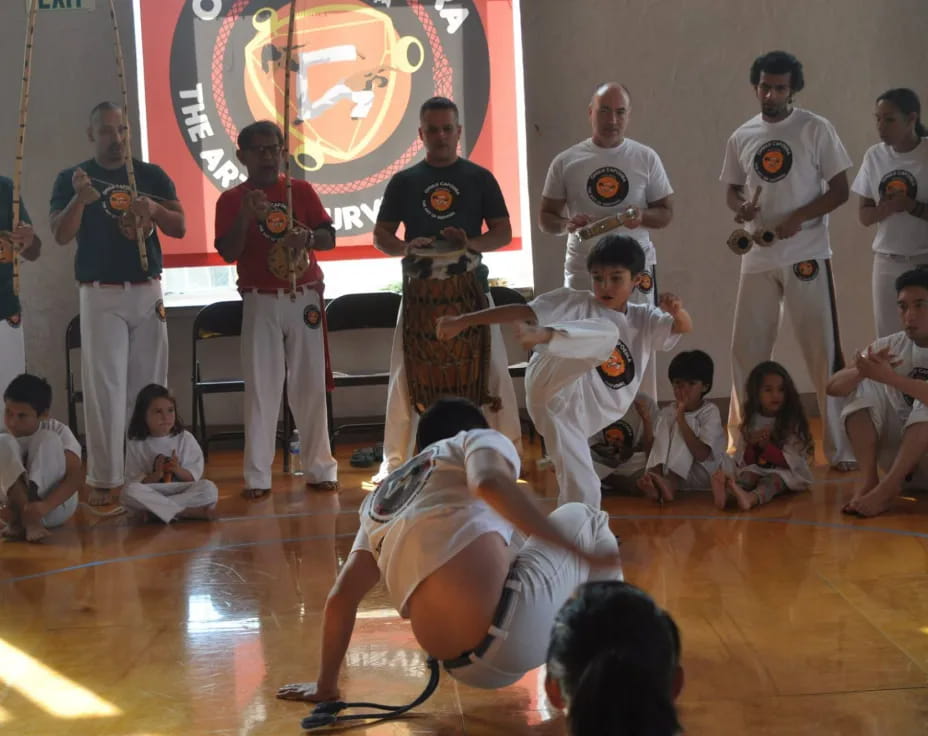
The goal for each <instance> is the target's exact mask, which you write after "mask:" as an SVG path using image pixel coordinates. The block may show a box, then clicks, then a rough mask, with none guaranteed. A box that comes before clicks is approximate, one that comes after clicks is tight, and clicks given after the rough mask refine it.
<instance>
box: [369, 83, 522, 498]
mask: <svg viewBox="0 0 928 736" xmlns="http://www.w3.org/2000/svg"><path fill="white" fill-rule="evenodd" d="M460 137H461V125H460V123H459V121H458V108H457V106H456V105H455V104H454V103H453V102H452V101H451V100H449V99H447V98H445V97H432V98H430V99H428V100H426V101H425V103H423V105H422V107H421V108H420V111H419V138H420V139H421V140H422V143H423V145H424V146H425V151H426V154H425V160H424V161H420V162H419V163H418V164H415V165H414V166H411V167H409V168H408V169H405V170H403V171H400V172H399V173H397V174H395V175H394V176H393V178H392V179H391V180H390V182H389V183H388V184H387V188H386V191H385V192H384V196H383V201H382V203H381V205H380V212H379V213H378V215H377V224H376V225H375V227H374V245H375V246H377V248H378V249H379V250H381V251H382V252H384V253H386V254H387V255H390V256H403V309H402V311H401V313H400V317H399V320H398V321H397V325H396V335H395V337H394V339H393V352H392V354H391V356H390V385H389V388H388V391H387V410H386V429H385V433H384V451H383V463H382V464H381V466H380V471H379V472H378V473H377V475H375V476H374V480H375V481H379V480H381V479H383V478H384V477H386V476H387V475H388V474H389V473H390V472H392V471H393V470H395V469H396V468H398V467H399V466H400V465H402V464H403V463H404V462H406V460H408V459H409V457H410V456H411V451H412V440H413V437H414V435H415V426H416V423H417V419H418V413H421V412H422V411H423V410H424V409H425V407H427V406H429V405H430V404H431V403H432V402H433V401H434V400H435V399H436V398H438V397H440V396H444V395H449V394H452V395H460V396H466V397H467V398H470V399H471V400H472V401H474V403H476V404H477V405H479V406H481V407H482V408H483V411H484V413H485V415H486V417H487V421H488V422H489V423H490V426H491V427H492V428H493V429H496V430H498V431H500V432H502V433H503V434H504V435H506V436H507V437H509V439H510V440H512V441H513V443H515V445H516V447H517V448H518V447H521V444H520V437H521V430H520V426H519V414H518V407H517V405H516V399H515V391H514V389H513V387H512V380H511V379H510V377H509V371H508V366H507V359H506V348H505V345H504V344H503V338H502V333H501V332H500V329H499V327H498V326H493V327H491V328H477V329H474V330H469V331H467V332H465V333H463V334H462V335H460V336H459V337H457V338H456V339H455V340H453V341H452V342H450V343H439V342H438V341H437V340H436V337H435V321H436V320H437V318H438V317H439V316H441V315H443V314H460V313H464V312H467V311H469V310H471V309H474V308H476V309H482V308H484V307H486V306H488V304H489V293H488V292H489V287H488V284H487V268H486V266H484V265H483V263H482V259H481V255H480V254H481V253H483V252H486V251H491V250H496V249H497V248H501V247H502V246H504V245H506V244H507V243H508V242H509V241H510V240H512V226H511V225H510V223H509V211H508V210H507V209H506V202H505V200H504V199H503V194H502V191H500V188H499V184H498V183H497V181H496V179H495V177H494V176H493V174H491V173H490V172H489V171H487V170H486V169H484V168H483V167H482V166H478V165H477V164H475V163H473V162H471V161H468V160H467V159H464V158H461V157H460V156H459V155H458V141H459V140H460ZM400 223H403V225H404V228H405V232H404V239H403V240H400V239H399V238H398V237H397V236H396V232H397V229H398V228H399V225H400ZM484 223H486V228H487V229H486V232H484V231H483V225H484Z"/></svg>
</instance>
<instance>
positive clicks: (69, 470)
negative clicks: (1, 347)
mask: <svg viewBox="0 0 928 736" xmlns="http://www.w3.org/2000/svg"><path fill="white" fill-rule="evenodd" d="M3 403H4V416H3V423H4V428H5V429H4V431H2V432H0V507H3V509H2V510H3V513H2V516H3V519H4V520H5V522H6V526H5V527H4V529H3V537H4V538H5V539H15V540H21V539H25V540H26V541H28V542H38V541H39V540H40V539H42V538H44V537H46V536H48V530H49V529H53V528H55V527H58V526H61V525H62V524H64V523H65V522H66V521H67V520H68V519H70V518H71V516H72V515H73V514H74V511H75V510H76V509H77V491H78V489H79V488H80V487H81V483H82V482H83V481H82V477H81V473H82V471H81V446H80V443H78V441H77V440H76V439H75V437H74V435H73V434H71V430H70V429H68V428H67V426H66V425H64V424H62V423H61V422H59V421H58V420H57V419H50V418H49V416H48V409H49V407H50V406H51V403H52V388H51V386H49V385H48V382H47V381H46V380H45V379H44V378H39V377H38V376H33V375H30V374H28V373H23V374H20V375H19V376H17V377H16V378H14V379H13V380H12V381H11V382H10V385H9V386H7V388H6V390H5V391H4V393H3Z"/></svg>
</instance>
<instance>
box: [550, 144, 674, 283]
mask: <svg viewBox="0 0 928 736" xmlns="http://www.w3.org/2000/svg"><path fill="white" fill-rule="evenodd" d="M671 194H673V189H672V188H671V186H670V180H669V179H668V178H667V173H666V172H665V171H664V164H663V163H662V162H661V158H660V156H658V155H657V153H656V152H655V151H654V149H653V148H649V147H648V146H645V145H643V144H642V143H638V142H637V141H633V140H632V139H631V138H626V139H625V140H624V141H622V143H620V144H619V145H618V146H615V147H614V148H601V147H600V146H597V145H596V144H595V143H593V139H592V138H587V139H586V140H585V141H581V142H580V143H577V144H576V145H573V146H571V147H570V148H568V149H567V150H566V151H562V152H561V153H559V154H558V155H557V156H555V157H554V160H553V161H552V162H551V165H550V166H549V167H548V175H547V177H546V178H545V186H544V190H543V191H542V196H544V197H547V198H548V199H558V200H560V199H563V200H565V201H566V203H567V216H568V217H573V216H574V215H577V214H587V215H590V216H592V217H593V219H594V220H600V219H602V218H604V217H609V216H610V215H614V214H616V213H617V212H619V211H621V210H624V209H626V208H628V207H638V208H640V209H642V210H643V209H645V208H646V207H647V206H648V203H650V202H656V201H658V200H660V199H663V198H664V197H668V196H670V195H671ZM618 232H621V233H622V234H623V235H630V236H631V237H633V238H634V239H635V240H637V241H638V243H639V244H640V245H641V247H642V248H643V249H644V255H645V261H646V265H648V266H651V265H654V264H655V263H657V257H656V255H655V253H654V245H653V244H652V243H651V235H650V233H649V232H648V229H647V228H645V227H637V228H635V229H633V230H628V229H622V230H619V231H618ZM595 243H596V240H595V239H592V238H591V239H590V240H587V241H583V242H581V240H580V235H579V234H578V233H577V232H573V233H570V234H569V235H568V236H567V258H566V261H565V263H564V285H565V286H569V287H571V288H573V289H588V288H590V274H589V271H587V268H586V257H587V254H588V253H589V252H590V248H592V247H593V245H594V244H595Z"/></svg>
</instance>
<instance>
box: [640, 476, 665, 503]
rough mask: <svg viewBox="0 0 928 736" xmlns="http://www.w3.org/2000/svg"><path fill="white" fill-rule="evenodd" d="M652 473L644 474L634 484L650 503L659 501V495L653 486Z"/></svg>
mask: <svg viewBox="0 0 928 736" xmlns="http://www.w3.org/2000/svg"><path fill="white" fill-rule="evenodd" d="M653 476H654V473H648V472H645V473H644V474H643V475H642V476H641V477H640V478H639V479H638V482H637V483H636V484H635V485H637V486H638V490H640V491H641V492H642V493H644V495H645V496H647V497H648V498H650V499H651V500H652V501H660V500H661V494H660V491H658V490H657V487H656V486H655V485H654V477H653Z"/></svg>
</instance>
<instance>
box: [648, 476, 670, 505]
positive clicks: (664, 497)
mask: <svg viewBox="0 0 928 736" xmlns="http://www.w3.org/2000/svg"><path fill="white" fill-rule="evenodd" d="M653 475H654V477H653V479H652V480H653V481H654V485H655V486H657V492H658V494H659V495H660V499H659V500H660V502H661V503H663V502H665V501H673V484H671V482H670V481H669V480H667V479H666V478H665V477H664V476H663V475H661V474H660V473H654V474H653Z"/></svg>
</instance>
